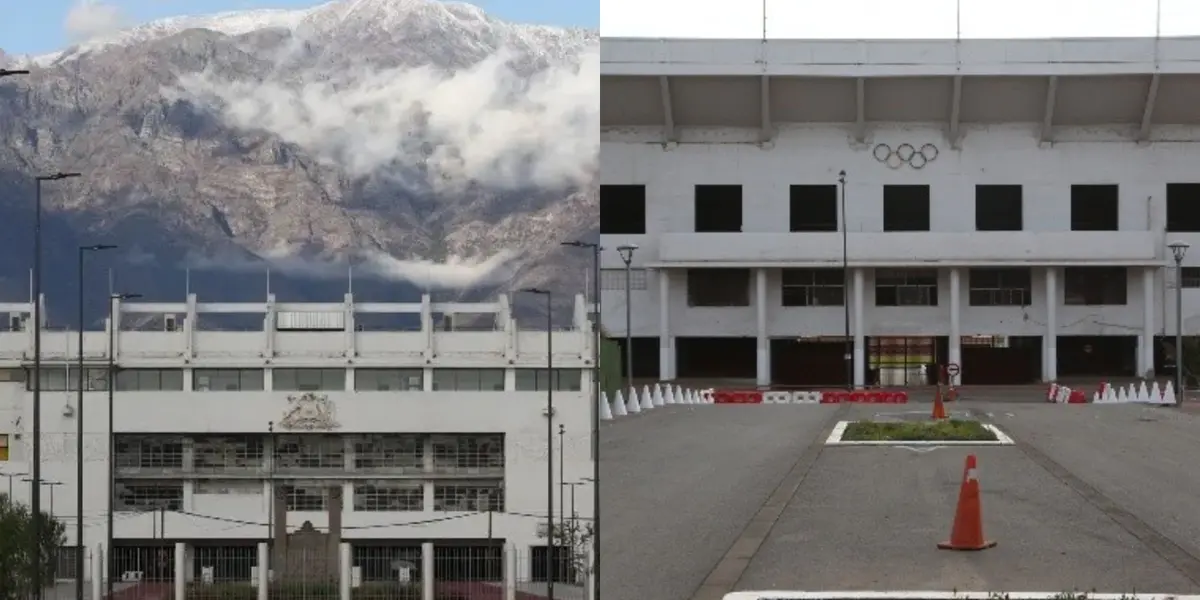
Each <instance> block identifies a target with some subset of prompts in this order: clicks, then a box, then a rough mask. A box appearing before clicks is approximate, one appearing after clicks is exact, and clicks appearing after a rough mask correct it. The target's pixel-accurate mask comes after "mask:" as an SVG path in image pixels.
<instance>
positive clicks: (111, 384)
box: [104, 294, 142, 598]
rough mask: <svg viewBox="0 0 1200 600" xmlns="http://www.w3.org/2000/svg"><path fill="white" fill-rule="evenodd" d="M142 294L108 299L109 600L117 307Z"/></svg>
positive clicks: (109, 592) (114, 480)
mask: <svg viewBox="0 0 1200 600" xmlns="http://www.w3.org/2000/svg"><path fill="white" fill-rule="evenodd" d="M141 297H142V295H141V294H110V295H109V297H108V369H107V373H108V385H107V386H105V387H107V388H108V510H107V511H106V512H107V513H108V515H107V518H108V523H107V525H108V528H107V529H108V531H107V532H106V534H105V540H104V541H105V543H106V544H107V545H106V546H105V547H104V552H105V554H104V556H105V559H106V560H105V563H106V567H105V569H106V571H105V575H106V577H105V581H106V582H107V584H106V586H107V587H106V589H105V591H106V592H107V596H106V597H107V598H112V597H113V578H112V575H113V573H112V565H113V505H114V504H116V501H115V496H116V494H117V468H116V464H117V463H116V456H117V447H116V439H117V436H116V434H114V433H113V432H114V431H115V430H116V427H115V426H114V425H113V396H114V394H113V390H115V389H117V361H116V345H117V344H116V341H117V326H118V324H117V319H116V307H117V301H118V300H133V299H135V298H141Z"/></svg>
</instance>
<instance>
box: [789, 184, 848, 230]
mask: <svg viewBox="0 0 1200 600" xmlns="http://www.w3.org/2000/svg"><path fill="white" fill-rule="evenodd" d="M789 194H790V195H789V203H790V206H789V209H788V210H789V213H788V223H789V225H788V230H789V231H837V230H838V201H837V200H838V198H837V186H836V185H793V186H792V188H791V191H790V193H789Z"/></svg>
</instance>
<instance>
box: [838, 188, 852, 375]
mask: <svg viewBox="0 0 1200 600" xmlns="http://www.w3.org/2000/svg"><path fill="white" fill-rule="evenodd" d="M838 205H839V210H840V211H841V213H842V316H843V317H844V325H845V332H844V335H845V349H844V350H843V352H842V360H844V361H845V362H846V390H847V391H854V342H853V341H852V340H851V339H850V252H849V250H850V233H849V232H850V224H849V223H847V222H846V172H845V171H838Z"/></svg>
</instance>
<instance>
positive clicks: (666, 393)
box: [663, 384, 679, 405]
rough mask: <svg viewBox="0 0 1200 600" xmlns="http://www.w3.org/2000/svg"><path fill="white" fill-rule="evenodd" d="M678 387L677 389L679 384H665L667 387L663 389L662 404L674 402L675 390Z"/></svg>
mask: <svg viewBox="0 0 1200 600" xmlns="http://www.w3.org/2000/svg"><path fill="white" fill-rule="evenodd" d="M678 389H679V386H677V385H670V384H667V389H666V390H663V404H664V405H665V404H675V394H677V393H678V392H677V391H676V390H678Z"/></svg>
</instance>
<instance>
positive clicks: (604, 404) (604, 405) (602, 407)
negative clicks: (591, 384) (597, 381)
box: [596, 392, 613, 421]
mask: <svg viewBox="0 0 1200 600" xmlns="http://www.w3.org/2000/svg"><path fill="white" fill-rule="evenodd" d="M598 404H599V406H597V407H596V410H598V411H600V412H599V413H598V416H599V417H600V420H601V421H611V420H612V418H613V414H612V409H611V408H609V406H608V394H605V393H604V392H600V402H598Z"/></svg>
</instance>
